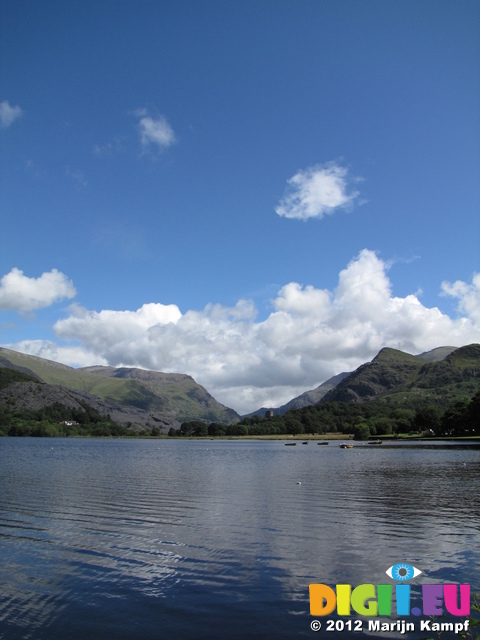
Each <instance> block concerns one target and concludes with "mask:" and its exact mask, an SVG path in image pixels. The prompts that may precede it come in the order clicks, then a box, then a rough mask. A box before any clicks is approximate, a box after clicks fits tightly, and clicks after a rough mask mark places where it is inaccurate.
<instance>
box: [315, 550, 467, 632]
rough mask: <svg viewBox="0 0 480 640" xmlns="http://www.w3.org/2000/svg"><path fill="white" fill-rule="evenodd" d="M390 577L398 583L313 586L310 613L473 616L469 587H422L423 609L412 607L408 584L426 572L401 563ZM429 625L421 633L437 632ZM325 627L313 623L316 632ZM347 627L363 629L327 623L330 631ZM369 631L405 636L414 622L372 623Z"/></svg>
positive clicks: (341, 623) (376, 615) (424, 623)
mask: <svg viewBox="0 0 480 640" xmlns="http://www.w3.org/2000/svg"><path fill="white" fill-rule="evenodd" d="M386 574H387V575H388V577H389V578H391V579H392V580H394V581H395V584H391V583H390V584H377V585H375V584H360V585H358V586H357V587H355V588H352V586H351V585H350V584H337V585H335V588H332V587H330V586H329V585H326V584H311V585H309V590H310V614H311V615H312V616H317V617H323V616H328V615H330V614H332V613H334V612H335V610H336V613H337V616H342V617H343V616H351V615H354V614H358V615H360V616H365V617H367V618H372V617H378V616H380V617H381V616H391V615H392V613H394V614H396V615H397V616H410V615H413V616H422V615H424V616H435V617H437V616H442V615H443V614H444V613H448V614H450V615H452V616H462V617H463V616H468V615H470V585H469V584H460V585H458V584H422V585H421V602H419V603H417V604H421V607H420V606H413V607H412V606H411V605H412V602H411V599H412V598H411V596H412V593H411V585H410V584H408V583H409V582H410V581H411V580H413V579H414V578H417V577H418V576H420V575H421V574H422V571H420V570H419V569H417V568H416V567H414V566H412V565H410V564H407V563H399V564H394V565H392V566H391V567H389V568H388V569H387V571H386ZM394 594H395V598H394ZM352 612H353V613H352ZM354 624H356V625H360V626H361V625H362V624H363V623H362V622H361V621H360V620H357V621H355V623H354ZM429 625H431V620H430V621H422V622H421V630H422V631H430V630H435V629H433V627H432V626H429ZM442 625H451V627H452V628H451V630H452V631H453V630H455V631H456V632H457V633H458V631H460V630H461V629H460V627H461V628H462V629H468V626H465V625H468V621H465V623H455V625H454V623H442ZM321 626H322V625H321V623H320V622H319V621H318V620H314V621H313V622H312V624H311V628H312V629H313V630H314V631H318V630H320V628H321ZM457 627H458V629H457ZM344 628H347V629H351V630H355V631H357V630H359V628H355V629H354V628H353V626H352V621H348V622H346V623H344V622H343V621H342V620H328V621H327V629H326V630H327V631H329V630H331V631H334V630H336V631H342V630H343V629H344ZM369 630H371V631H400V632H401V633H405V632H406V631H413V630H414V623H411V622H409V623H407V622H406V621H405V620H404V619H400V620H397V621H395V622H392V623H381V622H379V621H370V623H369ZM442 630H447V627H445V629H443V626H442ZM448 630H450V626H448Z"/></svg>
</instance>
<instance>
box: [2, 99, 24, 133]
mask: <svg viewBox="0 0 480 640" xmlns="http://www.w3.org/2000/svg"><path fill="white" fill-rule="evenodd" d="M22 115H23V111H22V109H21V108H20V107H19V106H18V105H16V106H15V107H12V106H11V104H10V103H9V102H8V100H4V101H3V102H0V126H1V127H2V128H3V129H6V128H7V127H9V126H10V125H11V124H13V123H14V122H15V120H17V118H20V116H22Z"/></svg>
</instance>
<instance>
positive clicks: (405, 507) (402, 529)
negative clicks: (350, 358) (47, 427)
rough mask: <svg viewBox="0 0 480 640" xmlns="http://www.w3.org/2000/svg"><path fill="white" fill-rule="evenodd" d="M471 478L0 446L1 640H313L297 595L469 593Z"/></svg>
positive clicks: (268, 460)
mask: <svg viewBox="0 0 480 640" xmlns="http://www.w3.org/2000/svg"><path fill="white" fill-rule="evenodd" d="M479 471H480V451H479V450H478V449H476V450H475V449H466V448H456V447H446V448H431V447H429V448H428V449H426V448H422V449H420V448H418V449H417V448H412V447H399V446H397V447H385V448H380V447H367V446H365V447H362V446H356V447H355V448H354V449H349V450H341V449H339V448H338V447H337V446H335V445H333V444H331V445H330V446H328V447H318V446H315V444H314V443H311V444H310V445H309V446H303V447H302V446H297V447H285V446H284V445H283V443H282V442H248V441H245V442H239V441H218V442H217V441H215V442H214V441H210V440H205V441H191V442H189V441H173V440H161V441H155V440H149V441H142V440H133V441H130V440H93V439H92V440H80V439H75V440H72V439H55V440H46V439H45V440H38V439H22V438H19V439H17V438H3V439H0V559H1V568H0V585H1V586H0V638H4V639H5V640H13V639H15V640H16V639H20V638H22V639H29V638H32V639H34V640H43V639H47V638H48V640H57V639H60V638H61V639H62V640H63V639H64V638H71V639H76V638H82V639H84V638H100V637H102V638H103V637H105V638H109V639H112V640H117V639H123V638H129V639H134V638H142V639H150V638H152V639H153V638H171V637H174V636H175V635H176V636H177V637H178V638H181V639H183V638H185V639H188V638H206V637H208V638H212V639H216V638H218V639H220V638H227V637H228V638H245V637H246V636H248V637H249V638H292V637H295V638H297V637H312V632H311V631H310V620H311V618H310V615H309V601H308V585H309V583H311V582H324V583H327V584H332V585H334V584H336V583H340V582H344V583H350V584H352V585H355V584H360V583H362V582H367V583H374V584H377V583H380V582H385V581H388V578H386V577H385V571H386V569H387V568H388V567H390V566H391V565H393V564H395V563H397V562H408V563H410V564H413V565H415V566H416V567H418V568H420V569H421V570H422V571H423V575H422V580H424V581H427V582H435V581H437V582H438V581H441V582H445V581H453V582H467V583H470V584H471V585H472V589H473V590H475V589H476V590H477V591H478V590H480V585H479V581H478V578H477V576H476V575H475V573H474V572H473V571H472V567H475V566H477V567H478V566H479V559H480V501H479V495H480V474H479ZM299 483H301V484H299ZM330 635H331V634H328V636H330ZM358 635H359V634H358V633H357V634H354V637H358ZM394 635H395V634H392V637H393V636H394ZM341 637H342V638H346V637H348V635H347V634H345V633H344V634H342V636H341ZM382 637H388V634H382Z"/></svg>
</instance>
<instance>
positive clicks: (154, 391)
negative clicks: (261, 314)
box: [0, 348, 239, 423]
mask: <svg viewBox="0 0 480 640" xmlns="http://www.w3.org/2000/svg"><path fill="white" fill-rule="evenodd" d="M0 356H2V357H3V358H4V359H6V360H8V361H9V362H11V363H12V364H13V365H17V366H20V367H22V368H23V369H27V370H30V371H31V372H32V373H34V374H36V375H37V376H39V377H40V378H41V379H42V380H43V381H44V382H47V383H48V384H55V385H59V386H62V387H65V388H67V389H74V390H77V391H82V392H85V393H88V394H90V395H93V396H96V397H98V398H101V399H102V400H104V401H107V402H112V403H117V404H120V405H124V406H130V407H135V408H137V409H142V410H145V411H149V412H152V413H155V414H156V416H157V417H158V416H160V417H162V418H165V419H175V420H177V421H179V422H182V421H185V420H195V419H200V420H207V421H208V420H210V421H216V422H228V423H230V422H236V421H238V419H239V416H238V415H237V414H236V412H235V411H233V410H232V409H228V408H227V407H225V406H224V405H222V404H220V403H219V402H217V401H216V400H215V399H214V398H213V397H212V396H211V395H210V394H209V393H208V392H207V391H206V390H205V389H204V388H203V387H201V386H200V385H198V384H197V383H196V382H195V381H194V380H193V378H191V377H190V376H187V375H184V374H167V373H160V372H156V371H143V370H140V369H128V368H124V369H114V368H112V367H101V366H98V367H87V368H84V369H74V368H73V367H68V366H67V365H64V364H60V363H57V362H53V361H51V360H46V359H44V358H39V357H37V356H30V355H26V354H23V353H19V352H17V351H11V350H9V349H3V348H0Z"/></svg>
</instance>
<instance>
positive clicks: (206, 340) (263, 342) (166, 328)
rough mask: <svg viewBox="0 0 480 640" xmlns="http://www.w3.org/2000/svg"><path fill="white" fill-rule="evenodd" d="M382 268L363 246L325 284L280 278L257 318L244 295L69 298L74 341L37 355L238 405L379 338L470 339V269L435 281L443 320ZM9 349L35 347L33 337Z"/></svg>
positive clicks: (291, 388) (291, 389)
mask: <svg viewBox="0 0 480 640" xmlns="http://www.w3.org/2000/svg"><path fill="white" fill-rule="evenodd" d="M388 273H389V265H388V264H387V263H386V262H384V261H383V260H381V259H380V258H379V257H378V256H377V255H376V254H375V253H374V252H373V251H369V250H366V249H365V250H363V251H361V252H360V254H359V255H358V256H356V257H355V258H354V259H353V260H352V261H351V262H350V264H348V265H347V266H346V267H345V269H343V270H342V271H341V272H340V274H339V277H338V284H337V286H336V287H335V288H334V289H332V290H328V289H320V288H316V287H314V286H312V285H307V286H303V285H301V284H299V283H296V282H290V283H288V284H286V285H285V286H283V287H282V288H281V289H280V290H279V291H278V294H277V297H276V298H275V299H274V300H273V301H272V306H273V309H272V312H271V313H270V315H269V316H268V317H267V318H266V319H264V320H261V321H260V320H258V319H257V310H256V308H255V305H254V304H253V302H251V301H248V300H240V301H239V302H238V303H237V304H236V305H235V306H233V307H225V306H222V305H220V304H209V305H207V306H206V307H205V308H204V309H203V310H199V311H193V310H190V311H187V312H185V313H183V314H182V313H181V311H180V309H179V308H178V307H177V306H176V305H163V304H160V303H149V304H145V305H143V306H142V307H140V308H139V309H137V310H135V311H132V310H125V311H114V310H103V311H99V312H97V311H90V310H88V309H85V308H83V307H80V306H78V305H73V306H72V307H71V308H70V313H69V315H68V317H66V318H64V319H62V320H59V321H57V322H56V324H55V325H54V330H55V332H56V335H57V336H58V338H59V339H60V340H61V341H62V342H65V343H66V344H67V345H68V344H73V345H77V346H71V347H68V346H67V347H58V349H57V352H55V348H54V345H53V343H46V344H45V346H44V347H43V348H44V349H46V351H44V353H43V357H51V359H54V360H59V361H61V362H65V363H66V364H72V365H77V364H79V363H81V364H83V365H86V364H97V363H103V364H109V365H112V366H132V367H142V368H146V369H154V370H157V371H165V372H180V373H188V374H190V375H192V376H193V377H194V378H195V379H196V380H197V382H199V383H200V384H202V385H203V386H205V387H206V388H207V389H208V390H209V391H210V393H212V395H213V396H214V397H215V398H216V399H217V400H219V401H220V402H223V403H224V404H226V405H227V406H230V407H233V408H234V409H236V410H237V411H238V412H240V413H247V412H249V411H253V410H254V409H257V408H259V407H261V406H279V405H280V404H283V403H285V402H287V401H288V400H290V399H292V398H293V397H294V396H296V395H299V394H300V393H302V392H303V391H305V390H307V389H312V388H314V387H315V386H317V385H319V384H320V383H322V382H324V381H325V380H327V379H328V378H330V377H331V376H333V375H335V374H338V373H340V372H342V371H352V370H353V369H355V368H356V367H358V366H359V365H360V364H362V363H364V362H367V361H369V360H371V359H372V358H373V357H374V356H375V355H376V354H377V353H378V351H379V350H380V349H381V348H383V347H385V346H389V347H393V348H396V349H401V350H403V351H407V352H409V353H413V354H415V353H421V352H423V351H427V350H429V349H433V348H435V347H438V346H441V345H453V346H462V345H464V344H469V343H473V342H480V301H479V296H478V291H479V288H480V275H475V276H474V278H473V281H472V284H468V283H465V282H456V283H454V284H453V285H450V284H447V283H444V284H443V285H442V287H443V291H444V293H445V295H453V296H455V297H456V298H457V300H458V308H459V311H460V313H461V315H460V316H459V317H458V318H451V317H450V316H448V315H446V314H444V313H442V312H441V311H440V310H439V309H438V308H436V307H431V308H429V307H426V306H424V305H423V304H422V303H421V301H420V300H419V298H418V297H417V295H415V294H413V293H412V294H410V295H407V296H405V297H396V296H395V295H394V294H393V292H392V289H393V287H392V283H391V281H390V279H389V275H388ZM11 348H17V349H20V350H24V351H26V352H28V353H34V354H35V355H40V352H39V349H41V348H42V343H41V341H38V342H36V343H35V344H33V343H30V344H29V345H25V344H23V345H17V346H16V347H15V346H11ZM67 349H70V352H69V351H68V350H67ZM46 354H51V355H50V356H48V355H46Z"/></svg>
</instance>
